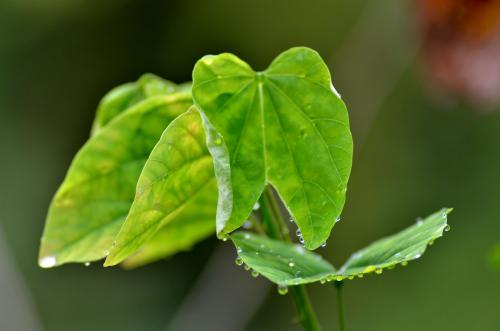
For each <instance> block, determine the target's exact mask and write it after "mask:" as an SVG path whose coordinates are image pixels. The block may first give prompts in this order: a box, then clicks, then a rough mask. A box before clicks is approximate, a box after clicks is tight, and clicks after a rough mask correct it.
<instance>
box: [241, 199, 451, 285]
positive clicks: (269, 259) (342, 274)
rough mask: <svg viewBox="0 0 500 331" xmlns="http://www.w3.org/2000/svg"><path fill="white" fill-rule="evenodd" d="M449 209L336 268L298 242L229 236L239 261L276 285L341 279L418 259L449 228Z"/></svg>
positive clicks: (357, 254)
mask: <svg viewBox="0 0 500 331" xmlns="http://www.w3.org/2000/svg"><path fill="white" fill-rule="evenodd" d="M450 211H451V210H450V209H443V210H441V211H439V212H437V213H434V214H432V215H430V216H428V217H427V218H426V219H425V220H420V221H418V222H417V223H416V224H414V225H412V226H410V227H408V228H406V229H405V230H403V231H401V232H399V233H397V234H395V235H392V236H390V237H387V238H384V239H381V240H378V241H376V242H374V243H373V244H371V245H369V246H368V247H366V248H364V249H362V250H360V251H358V252H357V253H354V254H353V255H352V256H351V257H350V258H349V259H348V260H347V262H346V263H345V264H344V265H343V266H342V268H340V270H338V271H336V270H335V268H334V267H333V266H332V265H330V264H329V263H328V262H326V261H325V260H323V259H322V258H321V257H320V256H319V255H317V254H314V253H312V252H309V251H306V250H305V249H304V248H303V247H302V246H299V245H295V244H291V243H285V242H283V241H278V240H273V239H269V238H267V237H265V236H260V235H254V234H250V233H247V232H237V233H236V234H233V235H232V236H231V239H232V240H233V242H234V245H235V246H236V250H237V252H238V256H239V257H238V259H237V263H238V264H240V263H241V264H243V263H245V264H246V265H247V266H248V267H250V268H252V269H253V270H255V271H256V272H258V273H260V274H262V275H263V276H265V277H266V278H268V279H269V280H271V281H272V282H274V283H276V284H278V285H282V286H288V285H300V284H307V283H313V282H317V281H321V282H325V281H332V280H337V281H340V280H343V279H346V278H347V279H352V278H353V277H355V276H357V277H362V276H363V275H364V274H368V273H372V272H376V273H381V272H382V270H383V269H385V268H389V269H391V268H393V267H395V266H396V265H397V264H403V265H405V264H406V263H408V261H411V260H414V259H418V258H420V257H421V256H422V254H423V253H424V252H425V250H426V248H427V246H428V245H430V244H432V243H433V242H434V240H436V239H437V238H439V237H441V236H442V235H443V232H444V231H447V229H449V226H448V224H447V214H448V213H449V212H450Z"/></svg>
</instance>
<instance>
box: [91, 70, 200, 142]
mask: <svg viewBox="0 0 500 331" xmlns="http://www.w3.org/2000/svg"><path fill="white" fill-rule="evenodd" d="M190 91H191V84H190V83H184V84H181V85H176V84H174V83H172V82H170V81H168V80H165V79H163V78H161V77H158V76H156V75H153V74H144V75H142V76H141V77H140V78H139V79H138V80H137V81H136V82H131V83H126V84H122V85H120V86H117V87H115V88H114V89H112V90H111V91H109V92H108V93H107V94H106V95H105V96H104V97H103V98H102V100H101V101H100V102H99V106H98V107H97V112H96V118H95V120H94V123H93V125H92V135H95V134H96V133H97V132H98V131H99V130H100V129H101V128H102V127H104V126H106V125H107V124H108V123H109V122H110V121H111V120H112V119H113V118H115V117H116V116H117V115H119V114H121V113H122V112H124V111H125V110H127V109H128V108H130V107H132V106H133V105H135V104H137V103H138V102H141V101H143V100H145V99H147V98H149V97H153V96H160V95H168V94H172V93H174V92H190Z"/></svg>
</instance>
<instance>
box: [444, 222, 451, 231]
mask: <svg viewBox="0 0 500 331" xmlns="http://www.w3.org/2000/svg"><path fill="white" fill-rule="evenodd" d="M450 229H451V226H450V225H449V224H446V226H445V227H444V231H445V232H448V231H450Z"/></svg>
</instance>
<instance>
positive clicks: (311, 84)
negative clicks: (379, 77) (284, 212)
mask: <svg viewBox="0 0 500 331" xmlns="http://www.w3.org/2000/svg"><path fill="white" fill-rule="evenodd" d="M193 98H194V100H195V103H196V104H197V105H198V106H199V107H200V109H201V111H202V113H203V116H204V123H205V127H206V128H207V130H209V131H210V130H214V131H215V132H216V133H217V134H208V146H209V149H210V151H211V153H212V155H213V157H214V159H215V172H216V176H217V180H218V185H219V199H220V201H219V209H218V211H217V231H218V233H219V235H220V236H224V235H225V233H229V232H231V231H233V230H235V229H237V228H238V227H239V226H241V225H242V223H243V222H244V220H246V219H247V217H248V215H249V214H250V212H251V211H252V207H253V205H254V204H255V202H256V201H257V200H258V198H259V196H260V195H261V193H262V191H263V189H264V187H265V185H266V184H271V185H272V186H273V187H274V188H275V189H276V190H277V192H278V193H279V195H280V196H281V198H282V199H283V200H284V202H285V204H286V206H287V208H288V210H289V211H290V213H291V214H292V216H293V218H294V219H295V220H296V223H297V224H298V226H299V227H300V229H301V231H302V234H303V237H304V240H305V245H306V248H308V249H315V248H317V247H319V246H320V245H321V244H322V243H323V242H325V241H326V239H327V238H328V236H329V234H330V231H331V229H332V227H333V226H334V224H335V221H336V219H337V217H338V216H339V215H340V213H341V211H342V208H343V205H344V201H345V192H346V186H347V180H348V177H349V174H350V170H351V162H352V138H351V133H350V131H349V120H348V113H347V110H346V108H345V105H344V104H343V102H342V100H341V99H340V97H339V95H338V94H337V93H336V91H335V90H334V89H333V86H332V83H331V79H330V73H329V71H328V68H327V66H326V64H325V63H324V62H323V60H322V59H321V57H320V56H319V55H318V54H317V53H316V52H315V51H313V50H311V49H308V48H304V47H298V48H292V49H290V50H288V51H286V52H284V53H282V54H281V55H279V56H278V57H277V58H276V59H275V60H274V61H273V62H272V64H271V65H270V66H269V68H268V69H266V70H265V71H263V72H255V71H253V70H252V68H250V66H249V65H248V64H246V63H245V62H243V61H242V60H240V59H239V58H237V57H236V56H234V55H232V54H220V55H217V56H206V57H204V58H202V59H201V60H200V61H198V63H197V64H196V66H195V68H194V71H193Z"/></svg>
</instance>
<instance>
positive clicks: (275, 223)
mask: <svg viewBox="0 0 500 331" xmlns="http://www.w3.org/2000/svg"><path fill="white" fill-rule="evenodd" d="M260 207H261V213H262V222H263V224H264V226H265V228H266V232H267V234H268V235H269V237H271V238H274V239H280V240H284V241H287V242H291V239H290V237H289V236H288V228H287V226H286V224H285V221H284V220H283V215H282V213H281V211H280V207H279V204H278V201H277V200H276V197H275V195H274V193H273V191H272V190H271V188H270V187H269V186H267V187H266V189H265V190H264V193H263V194H262V197H261V199H260ZM290 294H291V296H292V299H293V301H294V303H295V307H296V309H297V313H298V318H299V320H300V323H301V324H302V326H303V327H304V329H305V330H306V331H321V326H320V324H319V322H318V318H317V317H316V313H315V312H314V309H313V307H312V305H311V301H310V300H309V295H308V294H307V290H306V287H305V286H304V285H297V286H292V287H291V288H290Z"/></svg>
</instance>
